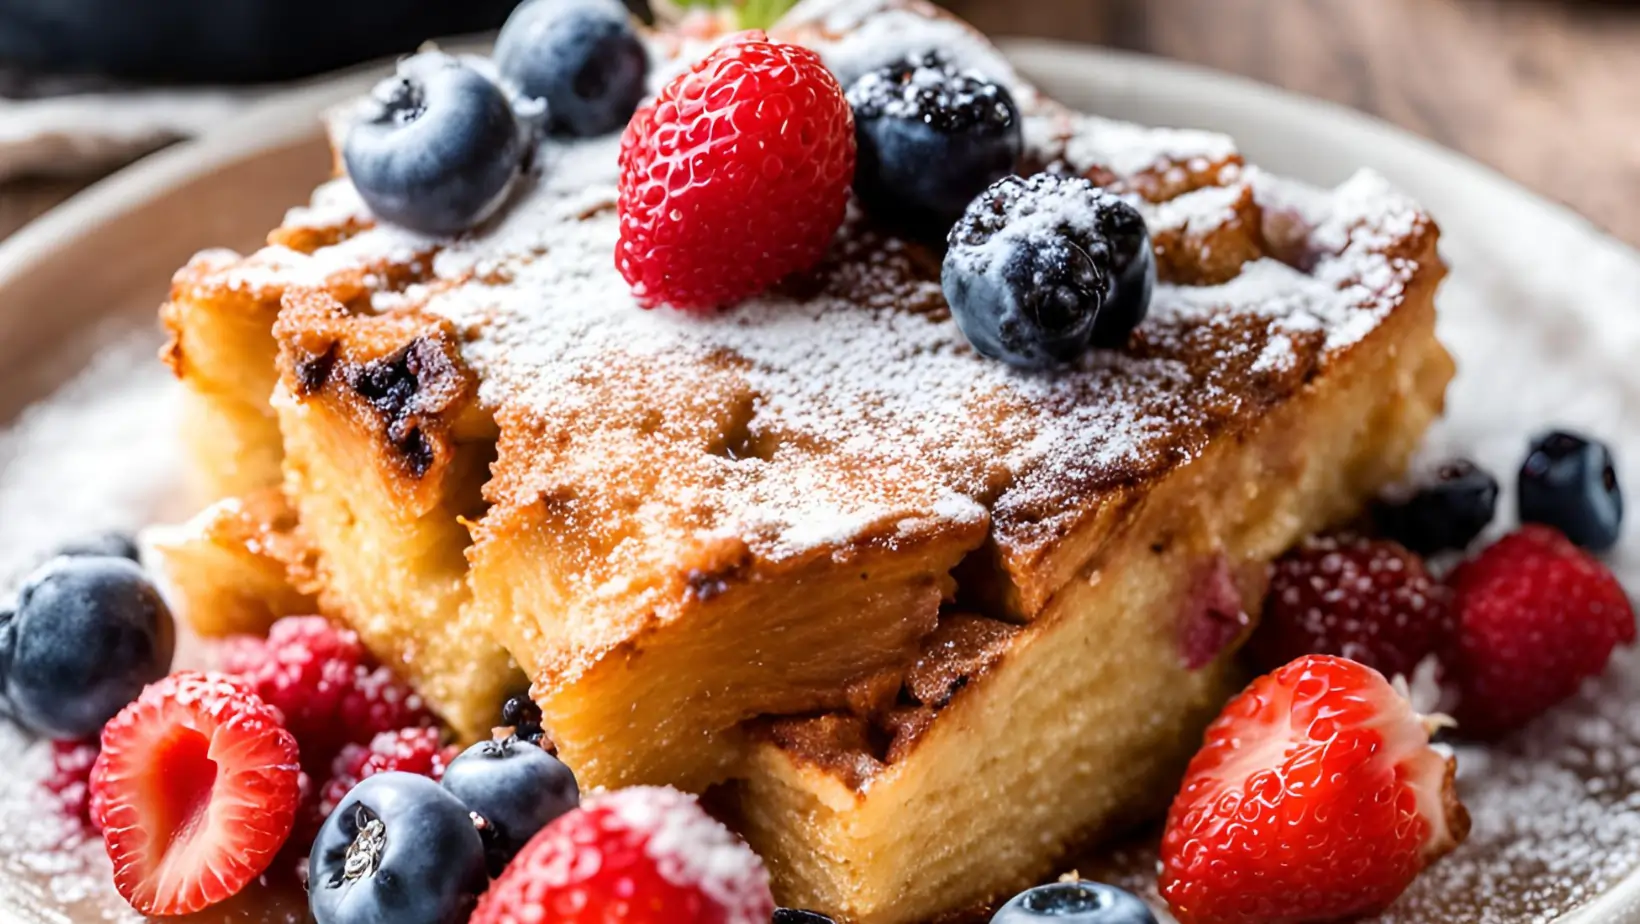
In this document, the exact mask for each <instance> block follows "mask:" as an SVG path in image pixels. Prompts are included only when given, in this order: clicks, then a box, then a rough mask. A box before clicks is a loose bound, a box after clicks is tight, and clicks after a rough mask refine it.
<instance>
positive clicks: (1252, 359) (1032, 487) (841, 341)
mask: <svg viewBox="0 0 1640 924" xmlns="http://www.w3.org/2000/svg"><path fill="white" fill-rule="evenodd" d="M784 34H785V35H786V36H787V37H791V38H795V39H798V40H802V41H804V42H806V43H809V44H812V45H814V46H815V47H817V48H818V49H819V50H821V52H822V54H823V55H824V56H825V57H826V59H827V61H828V63H829V64H830V65H831V66H832V67H833V69H834V70H836V71H837V72H838V73H839V76H840V77H841V78H842V79H843V80H845V81H846V80H848V79H850V78H851V76H853V75H856V74H858V73H861V72H863V71H864V70H867V69H870V68H871V67H874V66H877V65H879V64H882V63H887V62H889V61H891V60H893V59H895V58H898V57H901V56H903V55H905V54H907V53H910V52H914V51H919V50H923V49H926V48H939V49H940V50H942V51H943V52H944V53H945V54H947V55H948V56H953V57H955V58H957V59H958V60H959V61H960V62H962V63H964V64H966V65H969V66H972V67H975V68H978V69H980V70H983V71H985V72H987V73H988V74H990V75H992V76H993V77H995V78H997V79H1000V80H1004V81H1006V82H1008V83H1009V85H1010V86H1011V87H1012V89H1013V91H1014V94H1015V97H1016V99H1017V100H1018V101H1019V102H1020V104H1021V108H1022V109H1023V110H1024V111H1025V112H1026V114H1027V124H1026V140H1027V152H1028V153H1027V159H1028V161H1029V162H1030V163H1032V164H1034V165H1036V166H1039V167H1043V168H1048V169H1069V170H1074V171H1076V172H1078V173H1081V174H1085V175H1088V176H1091V177H1093V178H1095V179H1096V180H1097V181H1098V182H1101V183H1103V184H1105V185H1107V186H1109V187H1110V188H1112V189H1114V190H1116V191H1119V192H1122V193H1124V194H1127V195H1129V196H1131V197H1132V198H1133V199H1134V200H1135V201H1136V202H1138V203H1140V204H1141V206H1142V207H1143V209H1144V211H1145V213H1146V217H1147V220H1148V222H1149V224H1150V227H1151V230H1152V234H1153V237H1154V238H1155V239H1156V242H1157V245H1158V251H1159V254H1158V255H1159V264H1160V267H1161V272H1162V278H1163V280H1164V282H1163V284H1162V285H1161V286H1160V287H1159V288H1158V290H1157V293H1156V297H1155V301H1154V303H1153V305H1152V308H1151V314H1150V317H1149V319H1148V320H1147V321H1146V322H1145V323H1144V324H1143V325H1142V326H1141V328H1140V329H1139V331H1138V332H1137V333H1136V334H1135V336H1134V338H1133V340H1132V341H1131V343H1130V344H1129V345H1128V346H1127V348H1125V349H1123V350H1120V351H1095V352H1093V353H1091V354H1089V355H1088V356H1086V357H1085V359H1084V360H1083V361H1082V362H1081V363H1079V364H1078V366H1077V367H1076V368H1074V369H1071V370H1062V371H1056V372H1049V373H1042V372H1022V371H1019V370H1015V369H1012V368H1010V367H1008V366H1005V365H1003V364H1001V363H997V362H994V361H990V360H986V359H984V358H981V357H979V356H978V355H976V354H975V353H974V352H973V351H972V350H971V349H970V348H969V347H968V345H967V344H966V342H965V341H964V340H963V337H962V335H961V333H960V332H959V331H958V329H957V327H956V325H955V324H954V323H953V322H952V321H951V319H950V316H949V311H948V309H947V308H946V306H945V303H944V299H943V297H942V295H941V292H940V288H939V278H938V273H939V266H938V258H937V257H936V256H935V255H933V254H931V253H930V252H928V251H926V250H924V249H923V248H921V247H919V246H917V245H914V244H909V243H904V242H901V241H898V240H895V239H892V238H887V237H884V236H882V235H880V234H878V233H877V232H875V231H873V230H872V229H871V228H870V227H869V226H868V224H867V222H866V221H865V220H864V219H863V218H861V217H860V216H858V215H855V216H853V217H852V218H851V220H850V223H849V226H848V227H847V228H846V229H845V232H844V233H843V234H842V235H840V237H839V240H838V242H837V244H836V246H835V248H834V252H833V254H832V256H831V258H830V259H829V260H828V262H827V263H826V264H825V265H824V266H822V267H821V268H819V269H818V270H817V271H815V272H814V273H811V274H807V275H805V276H803V277H802V278H799V279H795V280H792V281H790V283H789V284H787V285H786V286H784V287H783V288H782V289H781V290H780V291H777V292H771V293H769V294H767V295H766V296H764V297H761V298H758V299H756V300H753V301H751V302H748V303H746V304H742V305H740V306H737V307H735V308H732V309H729V310H726V311H724V312H722V313H720V314H717V315H713V316H702V315H696V314H685V313H682V312H676V311H670V310H657V311H645V310H643V309H641V308H639V307H638V306H637V304H636V303H635V302H634V301H633V299H632V297H631V295H630V293H629V292H628V290H627V287H626V284H625V283H624V282H623V281H622V279H621V277H620V276H619V274H618V273H617V272H616V270H615V267H614V261H613V252H614V246H615V242H616V238H617V234H618V222H617V218H616V210H615V202H616V188H615V179H616V151H617V139H616V138H615V137H607V138H600V139H592V140H588V141H579V142H573V143H549V144H548V145H546V146H545V147H544V148H543V150H542V156H541V157H540V158H539V161H540V165H539V176H538V177H537V178H535V179H534V180H533V181H532V182H531V183H530V184H529V187H528V188H527V189H525V190H523V191H521V192H520V193H519V194H518V195H517V197H516V199H515V201H514V202H513V203H512V204H511V205H510V206H509V207H508V208H507V209H506V210H505V211H504V213H503V214H502V215H501V216H500V217H499V218H497V219H495V220H494V221H492V222H491V224H490V225H489V226H487V227H485V228H482V229H480V230H478V231H476V232H474V233H472V234H470V235H468V236H466V237H463V238H461V239H459V240H454V241H441V240H433V239H428V238H423V237H420V236H417V235H415V234H412V233H409V232H406V231H404V230H402V229H397V228H391V227H382V226H375V225H374V224H373V223H372V222H371V220H370V218H369V216H368V214H367V212H366V211H365V209H364V207H363V205H362V204H361V203H360V202H359V200H358V198H357V195H356V194H355V193H354V191H353V190H352V188H351V187H350V185H349V184H348V183H347V181H346V180H345V179H339V180H336V181H333V182H332V183H330V184H328V185H326V186H324V187H322V188H320V189H319V190H318V192H317V193H316V194H315V197H314V200H313V203H312V205H311V206H309V207H306V208H300V209H296V210H293V211H292V212H291V213H290V215H289V216H288V217H287V219H286V222H285V224H284V227H283V228H281V229H280V230H279V231H277V232H275V235H274V237H273V240H274V241H275V242H276V243H274V244H273V245H271V246H270V247H269V248H267V249H265V250H264V251H262V252H260V253H258V254H256V255H254V256H252V257H250V258H247V259H246V260H243V261H226V260H224V259H222V258H221V257H213V256H205V257H202V258H201V259H200V260H199V261H196V264H195V266H194V267H192V268H190V270H185V271H184V276H183V277H182V278H181V279H180V280H179V284H186V285H195V286H206V287H233V288H239V289H250V290H256V291H259V292H263V293H264V294H265V293H266V292H269V291H278V290H289V289H292V288H302V287H320V288H326V289H329V290H330V291H331V292H333V293H334V294H336V295H337V296H338V298H340V300H342V301H343V302H346V303H349V304H351V305H354V306H357V307H359V308H368V309H369V310H373V311H376V312H391V313H399V312H415V313H422V314H425V315H431V316H434V317H438V318H444V319H447V320H448V321H449V322H451V323H452V324H453V325H454V328H455V330H457V331H458V332H459V340H460V354H461V357H462V359H463V360H464V361H465V362H466V364H468V365H469V366H471V368H472V369H473V370H474V371H475V372H476V374H477V376H478V380H479V386H478V399H479V402H480V404H481V405H482V406H483V407H484V408H485V409H486V410H487V411H488V412H490V413H492V414H493V415H494V417H495V419H496V420H497V422H498V423H499V425H500V427H501V432H502V440H501V447H502V455H501V459H500V461H499V462H498V463H497V465H496V468H495V475H494V478H493V480H492V482H491V484H490V486H489V488H488V489H487V496H488V497H489V499H490V500H491V501H492V502H494V503H495V504H497V512H502V511H505V510H507V509H517V508H523V507H527V506H528V505H530V504H532V503H535V502H536V501H537V500H539V499H540V498H542V497H545V496H573V497H575V498H577V500H578V502H579V503H580V504H581V505H582V509H581V516H582V517H583V518H584V519H585V520H586V521H588V522H603V521H609V520H617V521H627V522H626V524H625V526H624V527H623V528H622V530H621V531H620V535H621V536H622V537H623V540H622V541H623V542H625V543H633V542H635V543H638V544H639V545H641V546H643V547H644V548H646V549H647V550H648V551H649V552H651V553H654V554H653V555H646V554H643V551H644V550H643V549H637V550H633V549H627V550H625V551H622V550H611V549H610V548H609V547H608V546H604V547H602V549H601V550H600V553H599V555H598V556H596V557H597V558H598V560H597V561H593V560H592V558H593V557H594V556H591V555H589V556H588V561H587V562H586V563H585V564H586V567H587V569H588V574H587V575H586V577H587V579H588V586H593V585H596V584H598V583H599V582H600V581H602V580H607V579H609V578H610V577H612V576H615V575H617V574H618V573H619V570H620V568H621V567H631V566H636V565H638V564H640V563H641V564H644V565H653V564H655V563H656V562H658V561H662V560H664V558H665V557H666V556H667V555H668V553H667V551H666V550H667V549H668V548H671V547H676V546H678V545H687V544H690V543H693V542H708V541H718V540H721V539H722V538H724V537H734V539H736V540H737V541H739V542H743V543H745V545H746V547H747V548H748V549H749V550H750V551H751V552H752V553H753V554H754V555H756V556H758V557H759V558H760V559H763V560H766V561H768V562H771V563H775V564H778V563H779V562H781V561H790V560H793V559H797V558H806V557H809V556H812V555H815V554H832V553H834V552H836V551H837V550H839V549H846V548H848V547H850V546H851V545H855V544H859V543H865V542H870V543H876V544H882V543H888V544H892V543H894V542H898V541H906V542H910V541H915V540H916V539H917V538H918V537H919V536H922V535H925V534H927V533H928V532H930V531H937V530H940V529H942V528H946V527H949V526H951V525H953V524H964V525H966V526H967V527H970V528H971V527H972V525H973V524H975V523H976V522H987V523H988V524H989V528H990V535H991V537H992V540H993V543H994V548H995V553H996V560H997V563H998V564H999V565H1000V566H1001V567H1002V569H1003V571H1004V573H1006V574H1008V575H1010V576H1011V577H1013V578H1014V579H1015V580H1016V581H1017V580H1018V579H1019V578H1020V577H1022V576H1023V575H1025V574H1026V573H1028V572H1029V571H1030V570H1031V569H1033V568H1036V567H1038V566H1039V565H1040V564H1041V561H1042V560H1043V558H1044V557H1045V556H1047V555H1050V554H1052V552H1053V549H1054V547H1055V545H1056V544H1057V543H1059V542H1060V541H1061V540H1062V539H1064V538H1065V537H1066V536H1068V535H1070V534H1072V532H1073V531H1075V530H1077V529H1079V528H1083V527H1085V526H1086V525H1087V523H1088V522H1090V520H1093V519H1097V518H1098V517H1099V516H1100V512H1101V509H1102V508H1104V509H1106V510H1107V511H1108V509H1109V507H1110V506H1112V504H1113V502H1114V501H1118V500H1121V499H1123V498H1130V497H1132V496H1134V495H1135V494H1136V493H1138V492H1141V491H1142V489H1143V486H1144V484H1146V483H1147V482H1149V481H1151V480H1153V479H1156V478H1159V477H1161V476H1162V475H1164V474H1165V473H1166V472H1168V471H1169V470H1171V469H1173V468H1175V467H1177V466H1179V465H1181V464H1183V463H1185V462H1188V461H1189V460H1190V459H1192V458H1194V457H1195V456H1197V455H1198V454H1199V453H1200V452H1201V451H1202V450H1203V449H1204V447H1205V446H1206V445H1207V443H1208V442H1209V441H1210V440H1212V439H1213V438H1215V437H1216V436H1218V435H1219V434H1221V433H1224V432H1226V431H1233V430H1235V429H1236V428H1239V427H1242V426H1245V425H1247V424H1248V423H1249V422H1251V421H1253V420H1255V419H1256V418H1257V417H1258V416H1259V415H1260V414H1261V413H1262V412H1264V411H1265V410H1267V409H1268V408H1269V407H1270V406H1272V405H1273V404H1275V403H1277V402H1279V401H1281V400H1282V399H1283V398H1285V397H1287V396H1288V395H1290V394H1291V393H1292V392H1293V391H1295V390H1296V389H1297V388H1299V387H1301V386H1302V385H1303V383H1304V382H1305V381H1307V380H1308V379H1309V378H1310V377H1311V376H1313V375H1314V374H1316V373H1317V372H1319V371H1321V370H1323V369H1325V368H1326V366H1327V365H1328V363H1330V362H1332V361H1334V360H1335V359H1336V358H1337V357H1338V356H1339V355H1341V353H1342V351H1345V350H1348V349H1349V348H1350V347H1351V346H1352V345H1353V344H1354V343H1356V342H1358V341H1359V340H1360V339H1361V338H1363V337H1364V336H1365V335H1367V334H1368V333H1369V332H1371V331H1372V330H1373V329H1374V328H1375V327H1377V326H1378V325H1379V324H1380V323H1381V322H1382V321H1383V319H1384V318H1385V317H1386V316H1387V315H1388V314H1389V312H1391V311H1393V310H1394V309H1395V308H1396V306H1397V305H1398V304H1399V303H1400V301H1401V297H1402V294H1403V292H1404V290H1405V288H1406V286H1407V285H1408V283H1409V282H1410V281H1411V280H1412V278H1413V277H1414V276H1415V275H1417V274H1419V273H1420V272H1423V271H1431V272H1438V271H1439V270H1438V267H1435V266H1434V265H1433V264H1435V263H1436V261H1435V259H1434V256H1433V240H1434V234H1435V231H1434V227H1433V225H1432V223H1431V222H1430V221H1429V219H1428V218H1427V216H1425V215H1424V214H1423V213H1422V212H1421V211H1420V210H1419V209H1418V207H1417V206H1416V205H1415V204H1414V203H1413V202H1411V201H1410V200H1409V199H1407V198H1405V197H1404V196H1402V195H1400V194H1399V193H1397V192H1395V191H1394V190H1393V189H1391V188H1390V187H1389V186H1388V184H1387V183H1386V182H1385V181H1383V180H1382V179H1380V178H1378V177H1376V176H1374V175H1371V174H1361V175H1358V176H1357V177H1355V178H1354V179H1352V180H1350V181H1348V182H1347V183H1345V184H1344V185H1342V186H1340V187H1339V188H1338V189H1336V190H1333V191H1331V192H1326V193H1322V192H1318V191H1312V190H1308V189H1306V188H1303V187H1301V186H1299V185H1297V184H1292V183H1288V182H1284V181H1278V180H1275V179H1273V178H1270V177H1268V176H1266V175H1264V174H1261V173H1259V172H1257V171H1256V170H1253V169H1250V168H1245V167H1244V166H1243V165H1242V164H1241V161H1240V158H1239V156H1238V155H1237V154H1236V153H1235V150H1234V148H1233V146H1232V144H1231V143H1230V141H1229V140H1228V139H1226V138H1224V137H1222V136H1218V135H1213V134H1208V133H1201V132H1188V131H1174V130H1158V129H1145V128H1139V127H1136V126H1132V125H1127V124H1123V123H1116V122H1111V121H1108V120H1104V119H1100V118H1097V117H1093V116H1085V115H1079V114H1075V113H1071V112H1069V111H1066V110H1064V109H1062V108H1061V107H1059V106H1057V105H1055V104H1053V103H1052V102H1050V101H1048V100H1046V99H1044V98H1042V97H1041V96H1039V95H1038V94H1037V93H1036V92H1035V91H1034V90H1033V89H1032V88H1031V87H1029V86H1028V85H1026V84H1025V83H1024V82H1023V81H1022V80H1020V78H1019V77H1018V76H1017V75H1016V74H1015V73H1014V72H1013V71H1012V69H1011V68H1010V67H1009V66H1008V65H1007V64H1006V63H1005V62H1004V61H1003V60H1002V59H1001V58H1000V57H998V56H997V54H996V53H995V51H994V50H993V49H992V48H991V47H990V46H989V45H988V44H987V43H985V41H984V40H983V38H981V37H980V36H978V35H977V34H975V33H973V32H972V31H970V30H969V29H968V28H967V27H966V26H963V25H962V24H960V23H957V22H956V21H954V20H950V19H948V18H944V17H943V15H942V14H938V13H937V12H935V11H934V10H933V9H932V8H931V7H926V6H923V5H922V4H921V3H920V0H810V2H806V3H805V4H803V5H802V6H801V7H800V8H799V9H798V11H797V12H796V13H795V14H794V16H793V18H792V19H790V20H789V21H788V23H787V26H786V28H785V30H784ZM655 41H656V47H657V55H658V57H660V58H662V59H666V58H670V57H672V56H677V57H680V58H683V59H687V58H688V57H690V56H692V55H694V54H698V53H699V48H698V47H694V46H693V45H690V44H689V43H685V42H682V41H681V40H678V39H675V38H664V37H661V38H657V39H656V40H655ZM676 66H677V65H676V64H675V63H671V62H670V61H667V62H666V63H662V64H661V65H659V66H658V67H657V68H656V70H657V75H658V77H660V76H664V75H665V74H666V73H669V72H671V70H672V69H674V68H675V67H676ZM634 479H638V480H640V481H641V482H642V489H641V491H636V490H634V489H633V487H632V482H633V480H634ZM589 549H590V546H589ZM628 553H630V554H631V555H632V557H631V558H630V559H629V560H625V561H622V560H621V555H622V554H628ZM1027 597H1028V599H1026V600H1025V601H1024V602H1023V604H1022V605H1023V607H1024V608H1025V609H1026V610H1035V609H1037V608H1039V607H1040V606H1041V605H1042V603H1043V602H1045V597H1044V596H1042V595H1036V596H1035V597H1031V596H1030V595H1027Z"/></svg>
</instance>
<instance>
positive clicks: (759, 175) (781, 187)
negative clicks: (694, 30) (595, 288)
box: [615, 32, 855, 310]
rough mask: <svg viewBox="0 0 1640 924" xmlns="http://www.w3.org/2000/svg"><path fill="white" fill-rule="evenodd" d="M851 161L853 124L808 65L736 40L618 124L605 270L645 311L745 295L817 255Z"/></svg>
mask: <svg viewBox="0 0 1640 924" xmlns="http://www.w3.org/2000/svg"><path fill="white" fill-rule="evenodd" d="M854 161H855V138H854V116H853V113H852V112H851V111H850V110H849V104H848V100H847V99H846V98H845V97H844V95H843V88H842V87H841V86H839V85H838V83H837V79H836V78H835V77H833V76H832V75H831V72H830V71H828V70H827V69H826V67H825V65H824V64H822V63H821V61H820V57H819V55H817V54H815V53H814V52H813V51H810V50H808V49H806V48H801V47H799V46H796V45H787V44H784V43H781V42H774V41H770V40H769V38H768V37H767V36H766V35H764V34H763V33H762V32H747V33H743V34H742V35H740V36H738V37H737V38H736V39H734V40H732V41H731V42H730V43H729V44H726V45H724V46H723V47H721V48H719V49H717V50H716V51H714V52H713V53H712V54H710V55H708V56H707V57H706V58H705V59H704V60H702V61H701V62H700V63H698V64H696V65H695V66H694V67H693V68H691V69H690V70H689V71H688V72H686V73H684V74H681V75H679V76H678V77H677V78H676V79H674V80H673V81H672V82H671V83H669V84H668V85H667V86H666V88H665V89H663V90H662V91H661V93H660V96H659V97H658V98H656V99H655V100H654V101H653V102H651V103H649V104H648V105H646V106H645V107H643V108H642V109H640V110H639V111H638V113H637V114H636V115H634V116H633V118H632V121H631V122H630V123H629V124H628V125H627V128H626V133H625V135H623V136H622V138H621V156H620V168H621V179H620V205H619V210H620V218H621V239H620V244H619V246H618V247H617V248H616V252H615V262H616V265H617V266H618V267H619V269H620V271H621V275H622V276H623V277H625V278H626V281H627V282H628V283H629V284H630V285H631V286H632V291H633V294H634V295H636V296H637V298H638V301H639V302H640V303H642V304H643V305H645V306H646V307H654V306H655V305H658V304H662V303H666V304H670V305H672V306H673V307H677V308H685V309H696V310H704V309H711V308H717V307H720V306H723V305H726V304H730V303H732V302H735V301H738V300H740V299H743V298H747V297H749V296H752V295H756V294H757V293H759V292H761V291H763V290H765V289H767V288H768V287H769V286H771V285H773V284H774V283H776V282H778V281H780V280H781V279H782V278H784V277H786V276H788V275H791V274H792V273H796V272H799V271H801V270H806V269H809V268H811V267H813V266H814V265H815V264H816V263H818V262H819V261H820V258H821V257H822V256H824V254H825V251H826V248H827V246H828V245H829V244H830V243H831V240H832V238H833V237H834V236H835V235H836V233H837V229H838V228H839V227H841V226H842V223H843V212H844V209H845V207H846V206H847V203H848V198H849V187H850V185H851V183H852V182H853V179H854Z"/></svg>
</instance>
